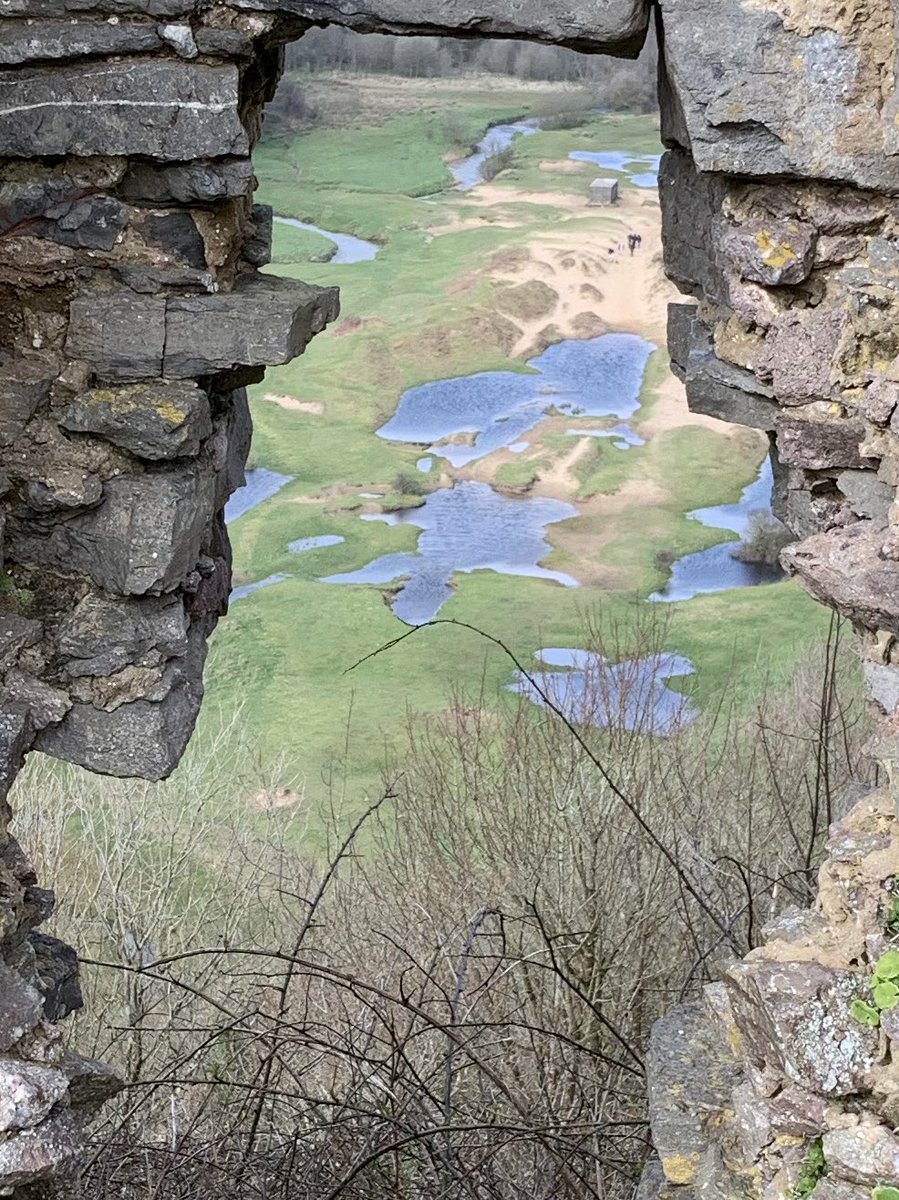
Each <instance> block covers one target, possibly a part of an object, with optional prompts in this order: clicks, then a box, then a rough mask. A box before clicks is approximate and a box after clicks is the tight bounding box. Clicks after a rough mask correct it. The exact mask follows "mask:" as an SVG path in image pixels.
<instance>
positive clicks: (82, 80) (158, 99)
mask: <svg viewBox="0 0 899 1200" xmlns="http://www.w3.org/2000/svg"><path fill="white" fill-rule="evenodd" d="M239 104H240V100H239V95H238V75H237V70H236V68H235V67H233V66H231V65H226V66H207V65H206V64H203V63H186V62H181V61H172V60H166V59H153V60H147V61H142V60H139V59H124V60H122V61H121V62H116V61H111V62H103V63H101V64H97V65H95V64H92V63H87V64H79V65H77V66H66V67H55V68H37V69H35V70H32V71H30V72H29V73H28V74H27V75H23V74H22V73H21V72H19V71H16V70H14V69H10V70H0V154H5V155H10V156H12V155H25V156H27V155H56V154H74V155H81V156H88V155H94V154H144V155H146V156H147V157H149V158H161V159H186V158H194V157H203V156H207V155H208V156H212V157H214V156H216V155H230V154H246V153H247V151H248V149H249V143H248V141H247V135H246V131H245V130H244V128H243V126H242V124H241V122H240V117H239V115H238V111H239Z"/></svg>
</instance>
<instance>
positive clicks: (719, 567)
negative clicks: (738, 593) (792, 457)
mask: <svg viewBox="0 0 899 1200" xmlns="http://www.w3.org/2000/svg"><path fill="white" fill-rule="evenodd" d="M773 490H774V475H773V473H772V470H771V461H770V459H769V458H768V457H767V456H766V458H765V461H764V462H763V463H762V466H761V469H760V471H759V474H758V478H757V479H756V480H754V482H753V483H751V484H750V485H749V486H748V487H747V488H744V490H743V493H742V495H741V496H740V499H739V500H738V501H737V503H736V504H717V505H714V506H713V507H711V508H697V509H694V510H693V512H689V513H687V516H688V517H690V518H691V520H694V521H699V523H700V524H701V525H705V526H707V527H708V528H709V529H727V530H729V531H730V532H731V533H737V534H739V535H740V536H741V537H743V536H745V535H746V534H747V533H748V532H749V527H750V522H751V520H752V516H753V514H754V513H765V514H770V512H771V496H772V493H773ZM738 545H739V543H738V542H721V543H719V544H718V545H717V546H712V547H710V548H709V549H708V550H700V551H699V552H698V553H696V554H687V555H686V556H685V557H684V558H679V559H678V560H677V562H675V563H674V564H673V566H672V568H671V578H670V579H669V581H668V583H667V584H666V585H665V586H664V587H663V588H662V590H661V591H659V592H653V594H652V595H651V596H650V597H649V599H650V600H653V601H656V602H661V603H670V602H672V601H674V600H691V599H692V598H693V597H694V596H700V595H707V594H708V593H711V592H725V591H729V590H730V589H731V588H741V587H758V586H759V585H761V584H766V583H778V582H779V581H780V580H781V579H783V577H784V572H783V570H782V569H781V567H780V566H778V565H770V564H768V563H749V562H743V561H742V560H741V559H739V558H734V554H733V552H734V550H735V549H736V548H737V546H738Z"/></svg>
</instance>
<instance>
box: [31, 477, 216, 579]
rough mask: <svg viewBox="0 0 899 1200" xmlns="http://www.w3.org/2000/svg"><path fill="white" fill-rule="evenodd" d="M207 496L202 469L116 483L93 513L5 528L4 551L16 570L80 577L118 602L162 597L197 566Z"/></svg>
mask: <svg viewBox="0 0 899 1200" xmlns="http://www.w3.org/2000/svg"><path fill="white" fill-rule="evenodd" d="M214 494H215V482H214V479H213V477H212V473H211V471H210V470H209V469H208V467H206V466H205V465H203V464H196V465H193V464H192V465H190V466H182V467H178V468H177V469H172V470H171V471H168V472H166V473H164V474H146V475H132V476H120V477H119V478H118V479H112V480H110V481H109V483H107V484H106V488H105V492H104V498H103V503H102V504H101V505H99V507H97V508H95V509H92V510H91V511H90V512H87V513H84V514H80V515H78V516H75V517H73V518H71V519H70V520H69V521H66V522H58V523H51V524H49V525H48V526H47V527H46V528H40V527H39V525H38V522H36V521H21V520H20V519H18V518H17V519H16V520H14V521H11V522H10V535H9V545H10V552H11V553H12V554H13V555H14V556H15V558H16V560H17V561H18V562H21V563H28V564H31V565H33V566H41V567H48V568H50V569H52V570H57V571H61V572H78V573H80V574H83V575H87V576H89V577H90V578H91V579H93V580H94V582H95V583H97V584H99V585H100V587H102V588H105V589H106V590H107V591H109V592H112V593H114V594H117V595H143V594H145V593H147V592H152V593H159V592H163V591H168V590H171V589H172V588H173V587H175V586H176V585H177V584H178V583H179V582H180V581H181V580H183V579H184V578H185V577H186V576H187V574H188V573H189V572H190V571H191V570H192V569H193V568H194V566H195V565H196V563H197V559H198V558H199V555H200V545H201V542H202V538H203V534H204V532H205V531H206V529H207V528H208V527H209V524H210V522H211V520H212V517H213V514H214V511H215V510H214Z"/></svg>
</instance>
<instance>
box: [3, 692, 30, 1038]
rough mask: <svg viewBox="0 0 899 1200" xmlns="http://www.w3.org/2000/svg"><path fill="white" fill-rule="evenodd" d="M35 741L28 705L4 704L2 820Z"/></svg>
mask: <svg viewBox="0 0 899 1200" xmlns="http://www.w3.org/2000/svg"><path fill="white" fill-rule="evenodd" d="M33 739H34V728H33V726H32V724H31V718H30V716H29V713H28V709H27V708H26V707H25V705H24V704H18V703H4V704H3V706H2V708H0V816H2V812H3V802H4V801H5V800H6V797H7V794H8V792H9V789H10V787H11V786H12V782H13V780H14V779H15V777H16V775H17V774H18V772H19V769H20V768H21V766H22V762H23V760H24V758H25V751H26V750H27V749H28V748H29V746H30V745H31V743H32V741H33ZM2 997H3V978H2V972H0V1050H4V1049H8V1047H7V1046H4V1045H3V1011H4V1010H3V1000H2Z"/></svg>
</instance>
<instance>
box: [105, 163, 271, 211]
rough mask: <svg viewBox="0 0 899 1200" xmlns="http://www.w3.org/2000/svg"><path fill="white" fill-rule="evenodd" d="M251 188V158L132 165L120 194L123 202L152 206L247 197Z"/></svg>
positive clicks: (122, 184)
mask: <svg viewBox="0 0 899 1200" xmlns="http://www.w3.org/2000/svg"><path fill="white" fill-rule="evenodd" d="M252 186H253V164H252V163H251V162H250V160H249V159H248V158H224V159H218V160H217V161H215V162H205V163H204V162H202V161H198V162H188V163H178V164H176V165H172V166H166V165H160V166H158V167H157V166H151V165H150V164H148V163H141V162H133V163H131V164H130V166H129V169H128V173H127V174H126V176H125V178H124V179H123V180H122V183H121V187H120V188H119V194H120V195H121V196H122V198H123V199H124V200H143V201H147V202H149V203H153V204H169V203H176V204H214V203H217V202H218V201H221V200H233V199H236V198H237V197H239V196H246V195H248V194H249V193H250V192H251V190H252Z"/></svg>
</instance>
